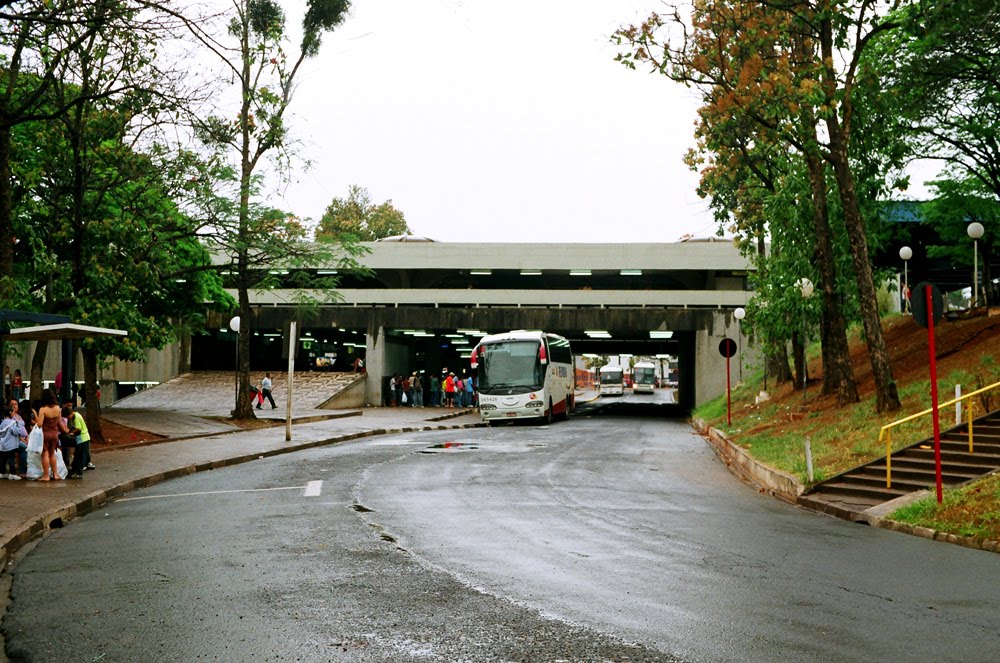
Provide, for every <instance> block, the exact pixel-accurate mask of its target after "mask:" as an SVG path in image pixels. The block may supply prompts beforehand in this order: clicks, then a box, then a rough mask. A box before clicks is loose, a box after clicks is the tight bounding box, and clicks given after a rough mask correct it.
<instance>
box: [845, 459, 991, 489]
mask: <svg viewBox="0 0 1000 663" xmlns="http://www.w3.org/2000/svg"><path fill="white" fill-rule="evenodd" d="M862 471H863V472H865V473H866V474H867V475H868V476H873V477H878V478H879V479H880V480H881V481H882V482H883V483H884V482H885V465H866V466H865V467H864V468H863V469H862ZM936 476H937V471H936V470H935V468H934V466H933V465H932V466H930V467H927V468H919V469H914V468H905V467H904V468H900V467H897V466H896V464H895V463H893V466H892V483H893V485H895V484H896V481H897V480H903V481H916V482H923V483H924V485H927V484H928V483H930V484H933V483H934V482H935V481H936ZM981 476H984V473H983V472H977V471H973V472H958V471H955V470H954V469H953V468H951V467H942V468H941V480H942V481H944V482H945V483H949V484H952V483H965V482H966V481H969V480H970V479H975V478H976V477H981Z"/></svg>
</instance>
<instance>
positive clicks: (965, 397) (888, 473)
mask: <svg viewBox="0 0 1000 663" xmlns="http://www.w3.org/2000/svg"><path fill="white" fill-rule="evenodd" d="M998 387H1000V382H996V383H994V384H991V385H989V386H986V387H983V388H982V389H977V390H975V391H970V392H969V393H967V394H962V395H961V396H959V397H958V398H953V399H951V400H950V401H948V402H946V403H939V404H938V411H939V412H940V411H941V410H942V409H944V408H946V407H948V406H949V405H955V404H956V403H961V402H962V401H967V407H966V415H965V416H966V419H967V420H968V424H969V453H970V454H971V453H975V451H973V439H972V438H973V433H972V418H973V417H972V409H973V407H975V403H974V402H973V401H972V397H973V396H978V395H979V394H982V393H984V392H987V391H989V390H990V389H996V388H998ZM933 412H934V408H928V409H926V410H924V411H923V412H917V413H916V414H911V415H910V416H908V417H905V418H903V419H899V420H898V421H894V422H892V423H891V424H886V425H885V426H882V429H881V430H879V433H878V439H879V442H881V441H882V438H883V437H884V438H885V487H886V488H892V429H893V428H896V427H897V426H901V425H903V424H905V423H909V422H911V421H913V420H915V419H919V418H920V417H924V416H927V415H928V414H931V413H933Z"/></svg>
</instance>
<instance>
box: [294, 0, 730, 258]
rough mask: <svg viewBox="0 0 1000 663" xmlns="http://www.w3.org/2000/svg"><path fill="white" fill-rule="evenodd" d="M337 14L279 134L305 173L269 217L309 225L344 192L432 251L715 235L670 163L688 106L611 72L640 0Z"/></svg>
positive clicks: (365, 0) (688, 120) (647, 2)
mask: <svg viewBox="0 0 1000 663" xmlns="http://www.w3.org/2000/svg"><path fill="white" fill-rule="evenodd" d="M352 4H353V8H352V10H351V15H350V17H349V18H348V19H347V21H346V22H345V23H344V25H343V26H341V27H340V28H338V30H337V31H336V32H335V33H334V34H332V35H327V36H326V37H325V38H324V44H323V48H322V50H321V52H320V55H319V56H318V57H317V58H315V59H314V60H312V61H310V62H309V63H308V67H307V68H306V70H305V71H304V72H303V73H304V75H303V76H302V77H301V79H300V83H299V87H298V90H297V92H296V96H295V98H294V101H293V105H292V108H291V110H292V114H293V116H294V119H293V122H292V127H293V132H294V136H295V138H297V139H298V140H300V141H301V142H302V143H303V145H302V149H301V150H300V153H301V154H302V156H304V157H306V158H308V159H310V160H311V161H312V162H313V167H312V168H311V170H309V171H308V172H304V173H301V174H299V176H298V178H297V182H295V183H294V184H292V185H291V186H289V187H288V188H287V189H286V190H285V191H284V192H283V194H284V199H283V201H282V202H281V204H282V206H283V207H284V208H285V209H288V210H289V211H292V212H294V213H296V214H298V215H300V216H303V217H311V218H313V219H318V218H319V217H320V216H321V215H322V213H323V210H324V209H325V208H326V206H327V205H328V204H329V202H330V201H331V200H332V199H333V198H334V197H346V196H347V193H348V187H349V186H350V185H351V184H357V185H360V186H363V187H366V188H367V189H368V191H369V192H370V194H371V196H372V199H373V200H374V201H375V202H382V201H384V200H388V199H391V200H392V202H393V204H394V205H395V206H396V207H397V208H398V209H400V210H401V211H402V212H403V213H404V214H405V215H406V220H407V222H408V223H409V225H410V228H411V229H412V230H413V232H414V233H415V234H418V235H424V236H427V237H430V238H432V239H435V240H438V241H466V242H475V241H487V242H498V241H515V242H521V241H523V242H535V241H542V242H555V241H581V242H673V241H676V240H677V239H678V238H679V237H680V236H681V235H684V234H686V233H690V234H693V235H696V236H705V235H711V234H713V233H714V230H715V224H714V223H713V221H712V219H711V215H710V213H709V212H708V209H707V205H706V203H705V202H704V201H702V200H701V199H699V198H698V196H697V194H696V193H695V187H696V186H697V181H698V178H697V174H696V173H692V172H690V171H689V170H688V169H687V167H686V166H685V165H684V164H683V162H682V157H683V155H684V152H685V150H686V149H688V148H689V147H691V146H692V145H693V138H692V131H693V123H694V111H695V109H696V107H697V99H696V98H695V96H694V93H693V92H692V91H690V90H687V89H685V88H684V87H682V86H679V85H676V84H674V83H672V82H670V81H668V80H667V79H666V78H665V77H663V76H657V75H653V74H650V73H648V72H645V71H629V70H627V69H625V68H624V67H623V66H621V65H620V64H618V63H616V62H615V61H614V55H615V53H616V48H615V46H614V45H613V44H611V43H610V42H609V37H610V35H611V34H612V33H613V32H614V30H615V29H616V28H617V27H618V26H620V25H623V24H627V23H633V22H636V21H637V20H641V18H643V17H645V16H646V15H648V14H649V13H650V11H651V10H653V9H654V8H656V7H659V3H658V2H657V0H572V1H570V0H506V1H504V2H499V1H489V0H419V1H416V0H355V2H353V3H352ZM289 19H290V22H293V21H294V22H295V23H298V22H299V21H300V19H301V14H300V13H298V11H297V9H293V8H292V7H291V6H289Z"/></svg>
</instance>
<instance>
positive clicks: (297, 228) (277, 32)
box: [188, 0, 358, 418]
mask: <svg viewBox="0 0 1000 663" xmlns="http://www.w3.org/2000/svg"><path fill="white" fill-rule="evenodd" d="M232 5H233V8H232V11H231V13H230V14H228V15H227V16H228V19H229V20H228V23H227V25H226V32H227V34H226V36H225V37H218V36H217V35H215V34H213V33H212V32H211V31H210V29H209V27H207V26H206V25H205V24H203V23H201V22H196V21H189V22H188V27H189V29H190V30H191V32H192V34H193V35H195V37H196V39H198V40H199V41H200V42H201V43H202V44H203V45H204V46H205V47H206V48H207V49H209V51H210V52H212V53H213V54H214V55H215V56H216V57H217V58H218V60H219V61H220V62H221V63H222V64H223V66H224V67H225V68H226V69H227V76H229V77H231V80H233V81H234V82H235V86H236V88H237V91H238V93H239V107H238V109H236V111H235V112H231V111H229V110H226V111H223V114H221V115H212V116H209V117H207V118H205V119H203V120H200V121H198V123H197V131H198V135H199V137H200V138H201V139H202V141H203V142H204V143H205V144H206V145H208V146H210V147H211V148H213V149H214V150H216V154H217V157H218V159H219V160H220V161H227V162H231V163H232V166H231V168H230V169H228V170H227V169H226V168H225V167H218V168H216V172H219V173H228V174H229V175H230V176H231V179H229V178H220V179H219V180H217V181H218V185H219V187H218V191H217V192H216V194H215V195H212V194H209V195H208V196H207V197H206V198H205V200H206V201H211V200H213V199H214V200H215V201H216V203H209V205H210V206H211V207H214V208H215V209H214V210H213V214H214V215H215V219H214V220H213V224H214V230H215V233H214V236H213V238H212V239H213V241H215V242H216V243H217V245H218V247H219V248H220V250H222V251H224V252H225V253H226V255H228V256H230V258H231V260H232V271H233V272H234V274H233V281H234V282H235V285H236V289H237V292H238V300H239V303H238V312H239V314H240V318H241V321H242V324H241V325H240V330H239V380H238V383H239V386H238V389H237V396H236V404H235V408H234V416H235V417H237V418H253V417H254V411H253V405H252V403H251V399H250V396H249V387H250V350H249V348H250V343H249V340H250V334H251V333H252V324H251V320H252V318H251V315H250V297H249V291H250V289H251V288H266V287H270V286H271V285H273V282H268V280H267V279H266V278H262V277H261V275H260V268H261V266H265V267H266V266H267V265H268V264H271V263H274V262H281V263H283V264H286V265H290V266H295V265H297V264H302V265H305V264H308V263H309V262H312V263H313V264H315V263H316V262H321V261H324V260H329V259H330V256H331V255H332V254H337V255H338V256H339V257H335V258H334V259H336V260H340V261H345V260H346V261H348V262H350V261H352V259H353V256H355V255H357V252H358V251H357V248H356V245H354V244H353V243H352V242H350V241H349V240H346V241H341V243H340V244H339V245H337V246H335V247H332V246H330V245H325V246H324V245H309V244H307V243H306V242H305V241H304V240H305V239H306V236H307V232H306V230H305V228H304V226H303V224H302V223H301V222H300V221H299V220H298V219H295V218H294V217H292V216H290V215H287V214H281V213H278V211H277V210H272V209H270V208H269V207H268V206H266V205H260V204H257V203H255V201H254V197H255V195H256V194H257V193H258V192H259V190H260V186H261V177H260V173H259V172H258V168H259V166H260V165H261V161H262V159H266V158H271V160H272V162H274V164H275V166H276V167H277V169H278V170H279V171H281V170H287V164H288V162H289V159H291V157H292V154H291V152H290V149H289V140H288V131H287V126H286V124H285V112H286V111H287V110H288V107H289V105H290V104H291V101H292V93H293V90H294V89H295V86H296V82H297V78H296V77H297V74H298V71H299V67H300V66H301V65H302V63H303V62H304V61H305V60H306V58H310V57H313V56H315V55H316V54H317V53H318V52H319V48H320V43H321V38H322V35H323V33H325V32H329V31H332V30H333V29H335V28H336V27H337V26H339V25H340V24H341V23H342V22H343V20H344V18H345V16H346V14H347V10H348V8H349V6H350V3H349V2H348V0H307V3H306V8H305V13H304V15H303V18H302V40H301V42H300V44H299V48H298V51H297V52H293V53H292V54H291V55H290V54H289V53H288V52H286V50H285V44H286V41H287V35H288V31H287V28H286V23H285V21H286V18H285V12H284V10H283V9H282V7H281V6H280V5H279V4H278V2H276V1H275V0H235V1H234V2H233V3H232ZM233 118H235V120H234V119H233ZM229 184H235V188H236V191H235V192H231V189H227V186H228V185H229ZM230 193H232V200H234V201H235V204H234V205H233V206H230V207H226V206H224V205H222V204H220V202H219V201H221V199H222V198H224V197H226V196H228V195H230ZM355 264H356V263H355Z"/></svg>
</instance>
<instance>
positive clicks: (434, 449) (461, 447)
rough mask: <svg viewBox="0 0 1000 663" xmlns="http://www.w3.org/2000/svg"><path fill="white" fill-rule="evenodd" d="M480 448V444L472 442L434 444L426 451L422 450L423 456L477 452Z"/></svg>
mask: <svg viewBox="0 0 1000 663" xmlns="http://www.w3.org/2000/svg"><path fill="white" fill-rule="evenodd" d="M478 448H479V445H478V444H474V443H471V442H442V443H441V444H432V445H431V446H429V447H427V448H426V449H421V450H420V453H422V454H439V453H445V452H448V451H475V450H476V449H478Z"/></svg>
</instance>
